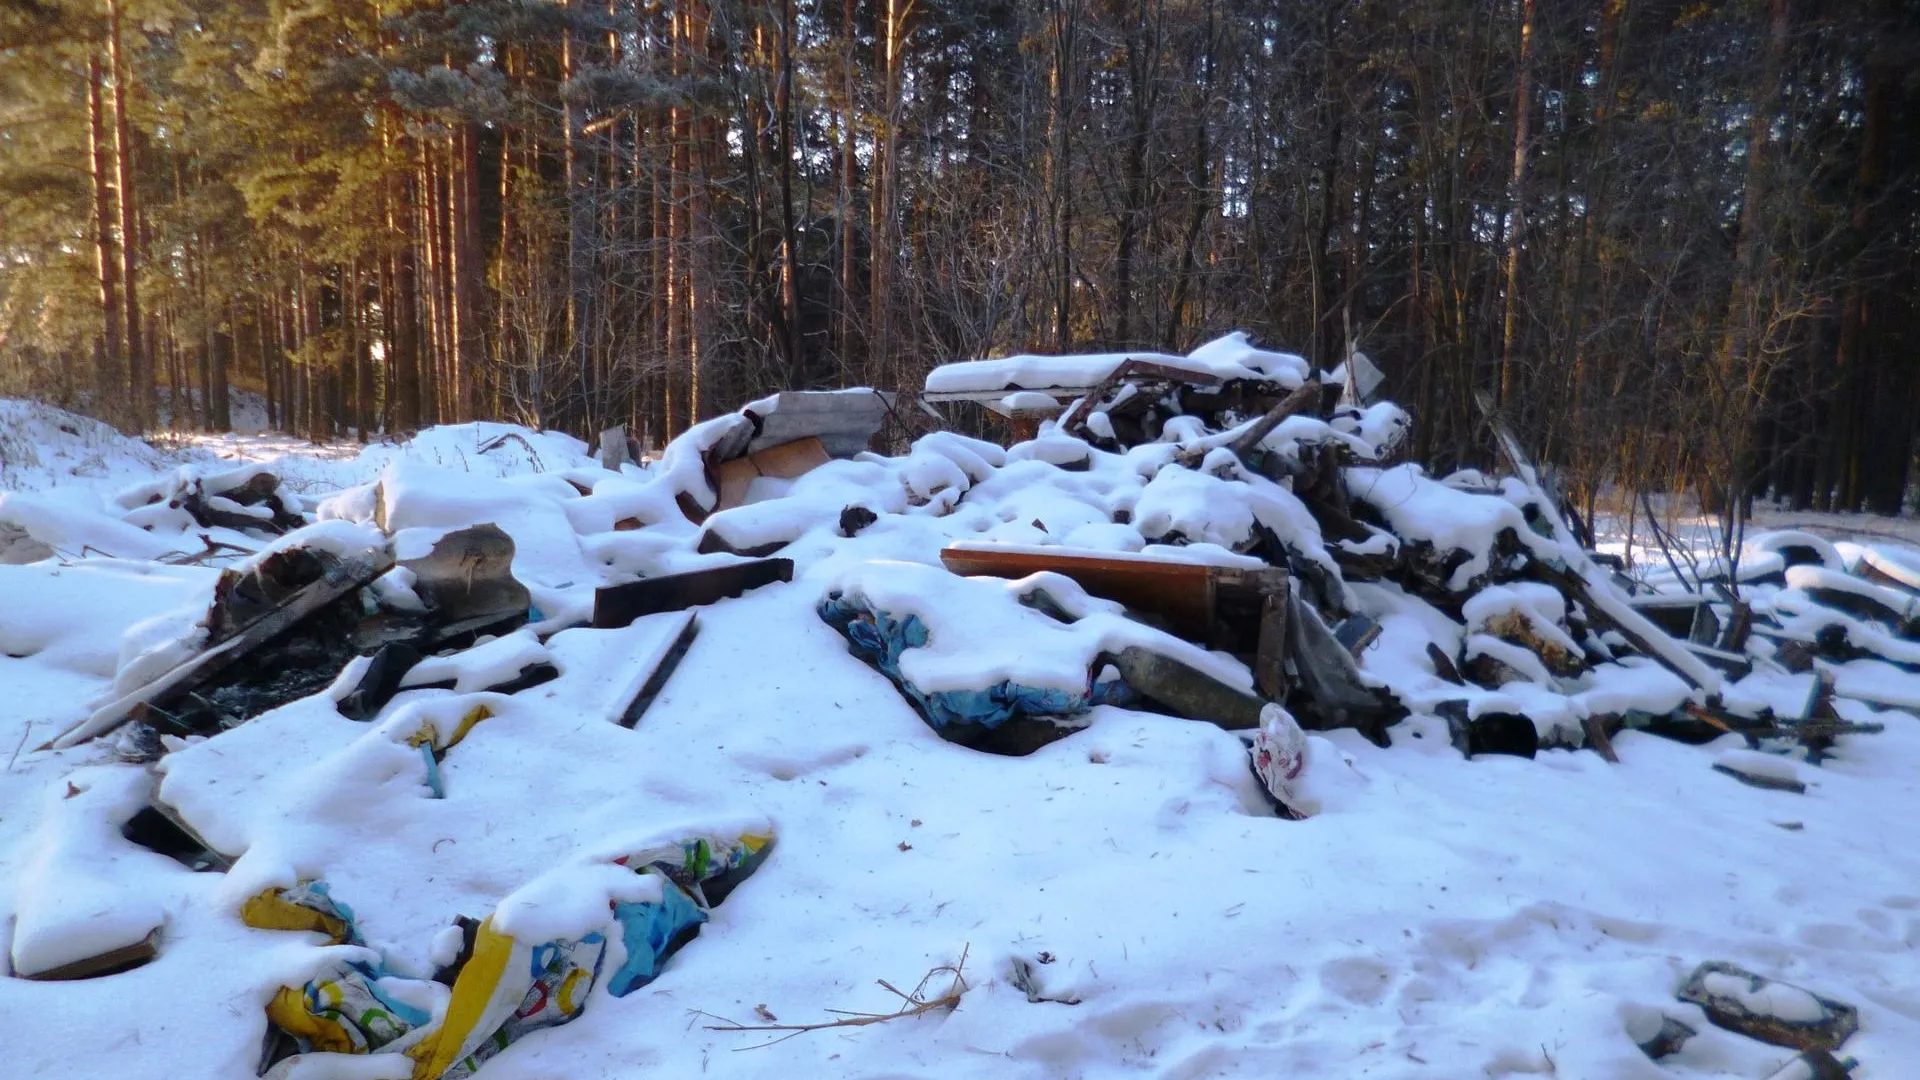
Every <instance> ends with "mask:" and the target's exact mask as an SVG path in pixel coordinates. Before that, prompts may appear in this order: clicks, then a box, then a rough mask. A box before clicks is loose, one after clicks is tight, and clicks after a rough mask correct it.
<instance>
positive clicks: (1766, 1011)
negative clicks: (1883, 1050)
mask: <svg viewBox="0 0 1920 1080" xmlns="http://www.w3.org/2000/svg"><path fill="white" fill-rule="evenodd" d="M1674 996H1675V997H1677V998H1679V999H1680V1000H1681V1001H1686V1002H1691V1003H1692V1004H1695V1005H1698V1006H1700V1007H1701V1008H1702V1009H1704V1010H1706V1013H1707V1019H1708V1020H1711V1021H1713V1023H1714V1024H1715V1025H1716V1026H1718V1027H1721V1028H1724V1029H1726V1030H1728V1031H1731V1032H1735V1033H1736V1034H1740V1035H1745V1036H1747V1037H1748V1038H1750V1039H1758V1040H1760V1041H1761V1042H1764V1043H1771V1044H1773V1045H1774V1046H1787V1047H1791V1048H1793V1049H1795V1050H1828V1051H1831V1050H1837V1049H1839V1048H1840V1044H1842V1043H1844V1042H1846V1041H1847V1039H1848V1038H1850V1037H1851V1036H1852V1035H1853V1033H1854V1032H1856V1031H1859V1030H1860V1011H1859V1010H1858V1009H1855V1008H1854V1007H1853V1006H1851V1005H1847V1004H1843V1003H1841V1002H1838V1001H1835V1000H1833V999H1832V998H1827V997H1822V996H1820V995H1819V994H1815V993H1813V992H1812V991H1810V990H1804V989H1802V988H1800V987H1798V986H1793V985H1791V984H1789V983H1783V982H1776V981H1774V980H1772V979H1769V978H1767V977H1766V976H1764V975H1756V974H1754V973H1753V972H1751V971H1748V970H1747V969H1745V968H1743V967H1740V966H1738V965H1736V964H1728V963H1722V962H1719V961H1711V960H1710V961H1708V962H1706V963H1704V964H1701V965H1700V966H1699V967H1697V968H1695V969H1694V971H1693V974H1692V975H1690V976H1688V977H1687V981H1686V984H1685V985H1683V986H1682V987H1681V988H1680V992H1679V993H1678V994H1676V995H1674Z"/></svg>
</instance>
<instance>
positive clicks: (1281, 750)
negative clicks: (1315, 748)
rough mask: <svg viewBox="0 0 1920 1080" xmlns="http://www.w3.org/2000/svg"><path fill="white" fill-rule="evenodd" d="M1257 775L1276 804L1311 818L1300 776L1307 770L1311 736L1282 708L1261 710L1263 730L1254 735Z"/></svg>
mask: <svg viewBox="0 0 1920 1080" xmlns="http://www.w3.org/2000/svg"><path fill="white" fill-rule="evenodd" d="M1248 752H1249V754H1251V756H1252V758H1253V774H1254V775H1255V776H1257V777H1259V778H1260V784H1261V786H1263V787H1265V788H1266V789H1267V794H1268V795H1271V796H1272V797H1273V799H1274V801H1276V802H1278V803H1279V804H1280V805H1281V806H1282V807H1283V808H1285V809H1286V810H1287V812H1289V813H1291V814H1293V815H1294V816H1295V817H1307V816H1308V814H1309V811H1306V810H1303V809H1302V808H1301V807H1302V806H1303V805H1304V804H1303V803H1302V802H1301V800H1300V798H1299V780H1300V774H1301V773H1302V772H1304V771H1306V767H1307V735H1306V733H1305V732H1303V731H1301V730H1300V725H1299V724H1298V723H1296V722H1294V719H1293V717H1292V715H1290V714H1289V713H1288V712H1287V710H1285V709H1283V708H1281V707H1280V706H1278V705H1271V704H1269V705H1266V706H1264V707H1263V708H1261V710H1260V728H1259V730H1257V731H1255V732H1254V735H1253V746H1252V747H1251V748H1250V749H1249V751H1248Z"/></svg>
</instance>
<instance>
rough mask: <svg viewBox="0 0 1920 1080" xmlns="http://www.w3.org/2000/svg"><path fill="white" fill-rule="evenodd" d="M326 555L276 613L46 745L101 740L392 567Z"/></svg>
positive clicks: (388, 559) (381, 557)
mask: <svg viewBox="0 0 1920 1080" xmlns="http://www.w3.org/2000/svg"><path fill="white" fill-rule="evenodd" d="M315 554H316V555H321V556H323V559H322V561H323V562H324V563H325V564H326V570H325V572H324V573H323V574H322V575H321V577H320V578H319V579H318V580H316V581H314V582H312V583H310V584H308V585H307V586H305V587H304V588H301V589H300V590H298V591H297V592H295V593H294V594H293V595H291V596H289V597H287V598H286V600H285V602H284V603H282V604H281V606H280V607H278V608H276V609H275V610H273V611H271V612H268V613H267V614H265V615H262V616H261V617H259V618H258V619H255V620H254V621H253V622H252V623H250V624H249V625H247V626H246V627H245V628H243V629H241V630H239V631H238V632H237V633H235V634H233V635H232V636H231V637H228V638H226V639H225V640H223V641H220V642H218V643H217V644H214V645H212V646H210V647H208V648H206V649H203V650H201V651H200V652H199V653H198V654H196V655H195V656H193V657H191V658H190V659H188V660H186V661H185V662H183V663H181V664H178V665H176V666H175V667H173V668H172V669H171V670H169V671H167V672H165V673H163V674H161V675H160V676H158V677H157V678H155V679H153V680H152V681H150V682H148V683H147V684H146V685H144V686H142V687H140V688H139V689H137V690H132V691H129V692H128V693H126V694H123V695H121V696H120V697H118V698H116V699H114V700H113V701H110V702H108V703H107V704H105V705H102V706H100V707H99V708H98V709H95V710H94V711H93V713H92V714H91V715H89V716H88V717H87V718H86V719H85V720H82V721H81V722H80V723H78V724H76V725H74V726H73V727H71V728H68V729H67V730H66V731H64V732H62V733H61V734H60V735H59V737H57V738H55V739H54V740H53V741H52V742H51V743H48V744H47V746H48V747H50V748H53V749H64V748H66V747H69V746H75V745H78V744H79V743H82V742H85V741H86V740H88V739H92V738H97V737H99V736H101V735H104V734H106V733H107V732H110V731H112V730H114V729H115V728H117V727H119V726H120V725H121V724H123V723H125V722H126V721H127V719H128V717H129V716H130V715H131V714H132V712H133V710H134V708H135V707H136V706H138V705H142V704H151V703H157V702H160V701H163V700H165V699H166V698H167V697H169V696H170V695H175V694H183V693H186V692H188V691H190V690H192V689H194V688H195V687H197V686H200V685H202V684H204V683H205V682H206V681H207V680H208V679H210V678H212V677H213V676H214V675H216V674H218V673H219V672H221V671H222V670H224V669H225V668H227V667H228V666H229V665H231V664H232V663H234V662H235V661H236V660H238V659H240V658H241V657H243V656H245V655H246V654H247V653H248V652H250V651H252V650H253V649H255V648H257V647H258V646H260V645H262V644H265V643H266V642H267V641H269V640H271V639H273V638H274V637H276V636H278V635H279V634H281V633H282V632H284V631H286V630H287V629H289V628H290V627H292V626H293V625H295V624H296V623H298V622H300V621H301V620H302V619H305V618H307V617H308V616H310V615H312V614H314V613H315V612H317V611H319V610H320V609H322V608H324V607H326V606H327V605H328V604H331V603H333V602H334V601H335V600H338V599H340V598H341V597H343V596H345V595H347V594H348V593H350V592H352V591H354V590H355V589H358V588H360V587H362V586H364V585H366V584H367V583H368V582H370V581H372V580H373V579H374V578H376V577H379V576H380V575H381V574H382V573H385V572H386V570H387V568H388V567H390V566H392V565H393V559H392V556H390V555H389V554H388V553H387V551H386V549H384V548H381V549H368V550H365V551H361V552H357V553H355V554H352V555H349V556H346V557H344V558H338V557H335V556H333V555H330V554H324V553H315Z"/></svg>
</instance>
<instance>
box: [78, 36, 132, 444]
mask: <svg viewBox="0 0 1920 1080" xmlns="http://www.w3.org/2000/svg"><path fill="white" fill-rule="evenodd" d="M101 83H102V77H101V73H100V55H99V53H98V52H96V51H94V50H91V49H89V50H88V52H87V163H88V179H89V180H90V181H91V192H92V197H93V244H94V266H95V268H96V272H97V274H98V276H99V279H100V321H101V343H100V348H99V349H98V350H97V351H96V352H95V353H94V357H95V360H94V371H93V394H94V399H93V401H94V411H95V412H96V413H97V414H98V415H99V416H100V417H101V418H102V419H104V420H106V421H108V422H109V423H113V424H116V425H119V424H124V423H126V412H127V387H126V377H127V376H126V370H127V369H126V352H125V349H126V342H125V341H124V339H123V337H122V334H121V319H122V318H124V317H125V314H126V313H125V312H124V311H123V310H122V309H121V307H120V266H121V262H120V252H119V249H118V247H117V245H115V243H114V234H113V180H112V178H111V177H110V176H109V175H108V169H109V168H110V166H109V164H108V161H107V143H106V127H105V119H104V117H103V115H102V113H103V112H104V108H105V106H104V104H103V102H102V100H101Z"/></svg>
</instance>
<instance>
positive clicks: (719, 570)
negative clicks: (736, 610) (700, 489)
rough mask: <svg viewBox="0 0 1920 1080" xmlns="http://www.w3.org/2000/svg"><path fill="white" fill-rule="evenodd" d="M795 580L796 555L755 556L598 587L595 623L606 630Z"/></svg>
mask: <svg viewBox="0 0 1920 1080" xmlns="http://www.w3.org/2000/svg"><path fill="white" fill-rule="evenodd" d="M792 580H793V560H792V559H755V560H753V561H750V562H738V563H731V564H728V565H726V566H716V567H713V568H710V569H706V570H690V571H687V572H686V573H683V574H668V575H666V576H664V577H653V578H641V579H640V580H639V581H632V582H628V583H626V584H624V585H608V586H604V587H602V588H599V589H596V590H594V594H593V625H594V626H595V627H598V628H600V629H603V630H604V629H611V628H614V627H620V626H628V625H630V624H632V622H633V621H634V620H635V619H638V618H640V617H642V616H645V615H654V614H657V613H659V612H662V611H681V610H684V609H686V608H690V607H698V606H701V605H703V604H712V603H715V602H717V601H720V600H725V599H728V598H730V597H735V596H739V595H740V594H742V593H744V592H747V591H748V590H751V589H757V588H760V587H761V586H763V585H771V584H774V583H776V582H783V581H792Z"/></svg>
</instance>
